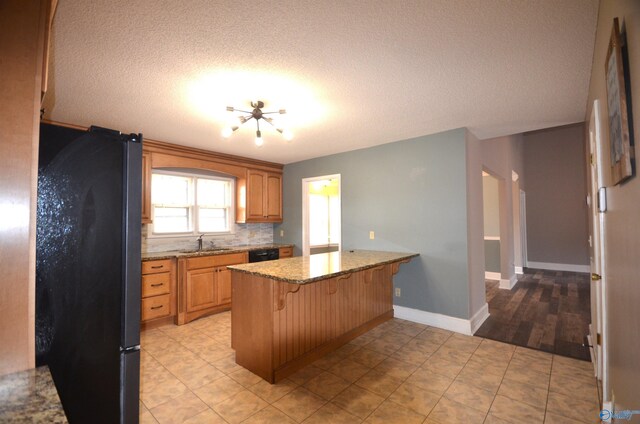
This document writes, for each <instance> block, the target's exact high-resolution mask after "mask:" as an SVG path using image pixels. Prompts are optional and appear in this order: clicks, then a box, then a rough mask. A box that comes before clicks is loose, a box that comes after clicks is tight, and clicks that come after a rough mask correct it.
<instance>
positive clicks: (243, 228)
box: [142, 224, 273, 253]
mask: <svg viewBox="0 0 640 424" xmlns="http://www.w3.org/2000/svg"><path fill="white" fill-rule="evenodd" d="M233 226H234V228H233V233H231V234H228V235H224V236H218V235H216V236H208V235H205V236H204V237H203V238H202V239H203V240H204V243H203V245H204V246H205V247H210V246H211V244H212V243H214V244H215V245H216V246H241V245H247V244H252V245H253V244H270V243H273V224H233ZM148 228H149V226H148V225H146V224H143V225H142V252H143V253H150V252H165V251H169V250H186V249H195V248H197V246H198V242H197V237H196V236H187V237H184V236H182V237H151V238H149V237H147V231H148Z"/></svg>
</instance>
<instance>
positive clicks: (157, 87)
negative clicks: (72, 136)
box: [45, 0, 598, 163]
mask: <svg viewBox="0 0 640 424" xmlns="http://www.w3.org/2000/svg"><path fill="white" fill-rule="evenodd" d="M597 8H598V1H597V0H562V1H559V0H530V1H527V0H511V1H506V0H475V1H472V0H422V1H402V0H386V1H385V0H382V1H380V0H378V1H376V0H366V1H365V0H358V1H356V0H333V1H321V0H316V1H306V0H305V1H298V0H294V1H273V2H255V1H253V2H245V1H211V0H185V1H166V0H165V1H158V0H154V1H151V0H93V1H86V0H60V1H59V5H58V10H57V13H56V16H55V19H54V26H53V33H52V51H51V58H50V81H49V82H50V91H49V93H48V94H47V97H46V99H45V109H46V111H45V117H46V118H48V119H52V120H55V121H60V122H67V123H73V124H78V125H90V124H95V125H100V126H105V127H111V128H115V129H119V130H121V131H123V132H142V133H143V135H144V136H145V137H148V138H152V139H156V140H162V141H168V142H171V143H176V144H184V145H188V146H193V147H199V148H204V149H209V150H214V151H218V152H225V153H232V154H237V155H242V156H248V157H253V158H259V159H263V160H268V161H274V162H279V163H291V162H295V161H298V160H303V159H308V158H312V157H317V156H324V155H328V154H332V153H337V152H342V151H347V150H354V149H358V148H363V147H367V146H372V145H377V144H383V143H389V142H393V141H398V140H403V139H406V138H410V137H415V136H420V135H425V134H433V133H437V132H440V131H444V130H448V129H452V128H459V127H468V128H469V129H470V130H471V131H472V132H473V133H474V134H475V135H476V136H478V137H479V138H480V139H485V138H490V137H496V136H502V135H507V134H514V133H520V132H524V131H530V130H535V129H540V128H547V127H553V126H558V125H564V124H569V123H574V122H579V121H582V120H583V119H584V114H585V107H586V101H587V90H588V85H589V75H590V71H591V60H592V54H593V45H594V38H595V29H596V18H597ZM253 99H256V100H257V99H260V100H263V101H264V102H265V103H266V105H267V107H266V108H265V109H271V110H273V109H278V108H286V109H287V111H288V114H287V115H286V117H287V125H288V126H289V128H290V129H291V130H292V132H293V133H294V135H295V137H294V139H293V141H291V142H286V141H285V140H284V139H283V138H282V136H280V134H278V133H276V132H275V131H273V130H271V129H269V128H265V131H263V137H264V140H265V144H264V146H263V147H261V148H257V147H256V146H255V145H254V143H253V138H254V136H255V122H254V121H251V122H248V123H246V124H245V125H244V126H243V127H241V128H240V129H239V130H238V131H236V132H235V133H234V134H233V135H232V136H231V137H230V138H229V139H226V140H225V139H223V138H222V136H221V134H220V133H221V129H222V127H223V126H224V125H225V122H227V120H228V113H227V112H226V111H225V106H227V105H232V106H236V107H240V108H242V107H244V108H247V109H248V108H250V107H249V102H250V101H251V100H253Z"/></svg>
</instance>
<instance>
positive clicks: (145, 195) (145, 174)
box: [142, 150, 151, 224]
mask: <svg viewBox="0 0 640 424" xmlns="http://www.w3.org/2000/svg"><path fill="white" fill-rule="evenodd" d="M142 223H143V224H149V223H151V154H150V153H149V152H147V151H144V150H143V151H142Z"/></svg>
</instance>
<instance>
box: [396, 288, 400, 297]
mask: <svg viewBox="0 0 640 424" xmlns="http://www.w3.org/2000/svg"><path fill="white" fill-rule="evenodd" d="M396 297H400V287H396Z"/></svg>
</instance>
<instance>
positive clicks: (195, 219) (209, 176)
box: [147, 168, 236, 238]
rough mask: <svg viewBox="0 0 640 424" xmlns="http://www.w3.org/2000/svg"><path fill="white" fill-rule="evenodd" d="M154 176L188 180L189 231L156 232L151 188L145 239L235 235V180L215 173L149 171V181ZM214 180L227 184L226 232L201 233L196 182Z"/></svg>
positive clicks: (154, 206) (167, 170)
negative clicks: (159, 175)
mask: <svg viewBox="0 0 640 424" xmlns="http://www.w3.org/2000/svg"><path fill="white" fill-rule="evenodd" d="M154 174H161V175H170V176H177V177H185V178H189V179H190V182H189V205H188V206H187V208H188V211H187V215H188V218H189V219H190V222H191V227H192V230H191V231H177V232H156V230H155V225H154V220H155V209H156V205H155V204H154V203H153V186H152V189H151V193H150V195H151V196H152V197H151V211H150V212H151V223H149V224H148V225H149V231H148V235H147V238H176V237H193V236H197V235H200V234H206V235H214V236H215V235H229V234H234V233H235V226H234V225H233V224H234V222H235V200H236V199H235V195H234V193H235V185H236V180H235V178H234V177H231V176H226V175H221V174H218V173H215V172H207V171H204V170H202V171H201V170H193V171H191V170H187V171H182V170H170V169H161V168H160V169H153V170H152V171H151V180H152V181H153V175H154ZM199 179H203V180H216V181H224V182H227V183H228V184H229V194H228V196H229V199H228V204H227V207H226V209H227V210H228V213H227V227H228V230H227V231H201V230H200V229H199V227H200V206H198V193H197V191H198V188H197V184H198V183H197V180H199ZM152 184H153V183H152Z"/></svg>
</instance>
